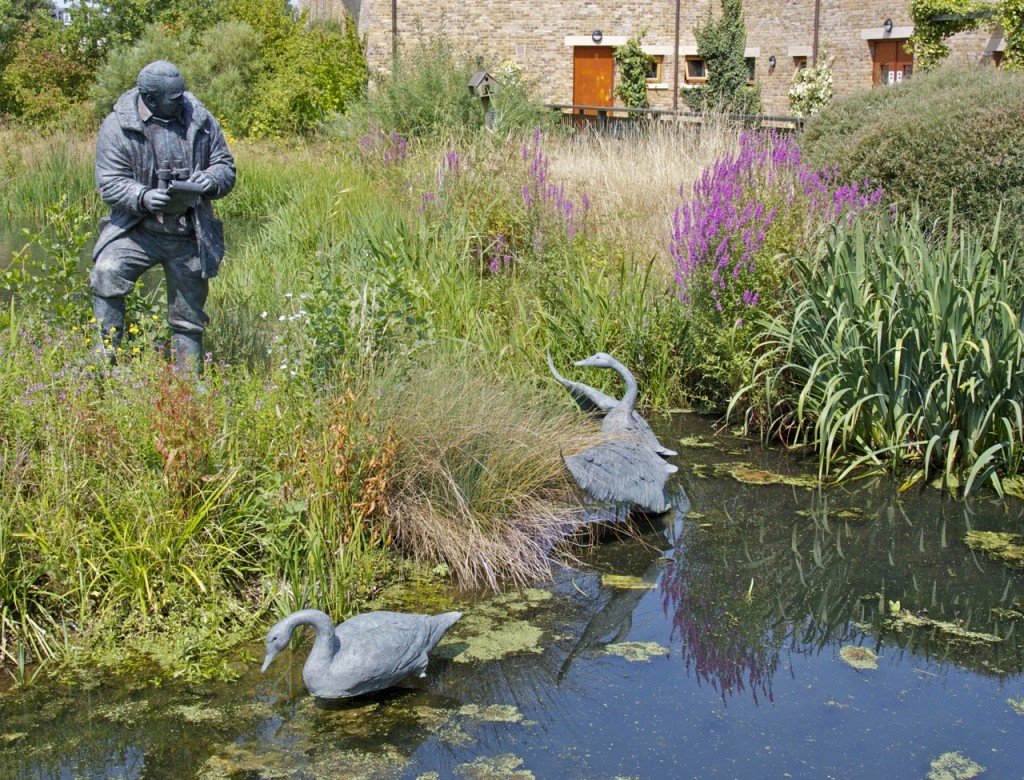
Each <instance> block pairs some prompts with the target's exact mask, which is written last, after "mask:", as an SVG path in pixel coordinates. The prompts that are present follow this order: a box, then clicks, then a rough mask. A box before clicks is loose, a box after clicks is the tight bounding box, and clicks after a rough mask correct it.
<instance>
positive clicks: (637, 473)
mask: <svg viewBox="0 0 1024 780" xmlns="http://www.w3.org/2000/svg"><path fill="white" fill-rule="evenodd" d="M548 365H549V366H550V367H551V371H552V373H554V374H555V377H556V378H557V379H558V380H559V382H561V383H562V385H563V386H564V387H566V388H567V389H568V390H569V391H570V394H571V395H572V396H573V397H574V398H576V399H577V402H579V399H580V398H583V399H585V400H586V401H587V402H589V403H593V405H594V407H595V408H598V409H602V410H603V411H604V412H605V415H604V419H603V420H602V421H601V431H602V432H603V433H604V434H605V435H606V438H605V440H604V441H602V442H601V443H599V444H596V445H595V446H593V447H591V448H590V449H588V450H584V451H583V452H580V453H578V454H576V455H571V456H569V457H567V458H565V459H564V460H565V465H566V467H567V468H568V469H569V472H570V473H571V474H572V475H573V478H574V479H575V480H576V484H578V485H579V486H580V487H581V488H583V490H584V491H586V492H587V493H588V494H590V496H592V497H593V498H595V499H596V500H598V501H610V502H614V503H620V504H621V503H629V504H635V505H636V506H638V507H639V508H641V509H643V510H644V511H646V512H653V513H656V514H660V513H662V512H667V511H668V510H669V508H670V505H669V503H668V501H667V499H666V498H665V484H666V483H667V482H668V478H669V475H671V474H672V473H674V472H675V471H678V469H677V467H676V466H673V465H672V464H671V463H666V462H665V461H664V460H663V458H665V457H669V456H672V455H675V454H676V453H675V452H674V451H672V450H670V449H667V448H665V447H662V446H661V443H660V442H659V441H658V439H657V437H656V436H655V435H654V432H653V431H652V430H651V426H650V425H648V423H647V421H646V420H645V419H644V418H643V417H641V416H640V415H638V414H637V413H636V410H635V408H634V407H635V405H636V398H637V384H636V379H634V378H633V374H632V373H631V372H630V371H629V369H627V368H626V367H625V366H624V365H622V363H620V362H619V361H617V360H616V359H615V358H613V357H612V356H611V355H608V354H607V353H605V352H598V353H597V354H595V355H591V356H590V357H588V358H586V359H585V360H579V361H577V362H576V365H577V366H594V367H597V368H611V369H614V370H615V371H617V372H618V373H619V375H620V376H622V378H623V379H624V380H625V382H626V393H625V395H623V397H622V399H621V400H618V401H615V400H614V399H611V400H612V404H611V406H610V407H608V408H605V407H606V406H607V399H609V398H610V396H607V395H605V394H604V393H601V392H600V391H598V390H594V389H593V388H589V387H587V385H584V384H582V383H579V382H570V381H569V380H566V379H564V378H562V377H559V376H558V373H557V372H556V371H555V368H554V365H552V364H551V358H550V356H549V357H548ZM566 383H569V384H566ZM570 385H571V387H570ZM582 405H583V404H582V403H581V406H582Z"/></svg>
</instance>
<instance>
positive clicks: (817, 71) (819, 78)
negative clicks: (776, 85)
mask: <svg viewBox="0 0 1024 780" xmlns="http://www.w3.org/2000/svg"><path fill="white" fill-rule="evenodd" d="M834 92H835V87H834V84H833V81H832V60H831V59H830V60H829V61H828V62H819V63H818V64H817V65H810V66H808V67H806V68H800V69H799V70H798V71H797V72H796V73H794V74H793V84H792V85H791V86H790V88H789V108H790V111H792V113H793V116H814V115H815V114H817V113H818V112H819V111H821V109H822V108H824V107H825V106H826V105H828V101H830V100H831V99H832V95H833V94H834Z"/></svg>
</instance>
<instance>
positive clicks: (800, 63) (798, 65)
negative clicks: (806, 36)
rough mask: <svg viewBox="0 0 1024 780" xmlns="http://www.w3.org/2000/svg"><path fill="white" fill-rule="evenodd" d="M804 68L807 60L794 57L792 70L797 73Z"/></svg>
mask: <svg viewBox="0 0 1024 780" xmlns="http://www.w3.org/2000/svg"><path fill="white" fill-rule="evenodd" d="M806 67H807V58H806V57H794V58H793V70H794V72H795V71H798V70H803V69H804V68H806Z"/></svg>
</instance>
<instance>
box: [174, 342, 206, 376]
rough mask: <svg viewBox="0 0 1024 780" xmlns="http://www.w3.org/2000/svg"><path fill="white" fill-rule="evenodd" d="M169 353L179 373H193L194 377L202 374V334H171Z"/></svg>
mask: <svg viewBox="0 0 1024 780" xmlns="http://www.w3.org/2000/svg"><path fill="white" fill-rule="evenodd" d="M171 352H172V353H173V355H174V365H175V367H176V368H177V369H178V370H179V371H189V370H191V371H195V372H196V376H202V374H203V334H202V333H172V334H171Z"/></svg>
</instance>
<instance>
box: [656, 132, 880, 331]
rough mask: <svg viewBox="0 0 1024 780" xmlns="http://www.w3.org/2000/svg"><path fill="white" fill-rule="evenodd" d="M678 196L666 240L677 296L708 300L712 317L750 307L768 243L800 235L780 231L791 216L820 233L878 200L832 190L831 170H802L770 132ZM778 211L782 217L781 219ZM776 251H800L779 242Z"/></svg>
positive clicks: (790, 142) (858, 188) (856, 188)
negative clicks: (782, 212) (731, 307)
mask: <svg viewBox="0 0 1024 780" xmlns="http://www.w3.org/2000/svg"><path fill="white" fill-rule="evenodd" d="M680 194H681V196H682V197H684V198H685V199H686V200H685V202H684V203H683V204H682V205H680V206H678V207H677V208H676V210H675V213H674V214H673V217H672V231H671V234H670V240H669V251H670V253H671V255H672V258H673V261H674V263H675V266H676V274H675V275H676V284H677V286H678V289H679V298H680V301H681V302H682V303H683V304H684V305H686V306H687V307H688V308H690V307H692V306H693V304H694V301H695V297H696V296H698V295H708V296H709V297H710V299H711V301H712V302H713V303H714V306H715V308H716V309H717V310H718V311H724V307H723V301H726V302H731V303H730V305H736V306H743V307H753V306H757V305H758V303H759V302H760V301H761V298H762V296H761V290H760V289H759V285H760V283H761V282H763V278H759V276H758V262H757V260H758V258H759V257H760V256H761V252H762V251H763V250H764V248H765V245H766V243H767V242H768V240H769V238H771V237H772V236H775V235H778V236H779V240H782V241H783V242H784V241H785V240H786V239H787V238H789V239H790V242H791V243H792V242H793V241H796V240H800V238H801V236H803V234H804V233H805V232H807V229H806V227H798V228H797V233H796V237H795V238H794V237H793V236H786V235H785V234H784V233H780V232H779V231H784V230H786V229H793V228H792V227H791V226H792V223H793V220H792V219H790V217H791V216H793V217H795V219H796V222H797V225H798V226H799V225H804V226H809V227H810V228H811V229H814V228H819V229H820V226H822V225H827V224H830V223H835V222H837V221H839V220H840V219H841V218H842V217H843V215H846V217H847V218H851V217H852V216H853V215H855V214H856V213H859V212H860V211H863V210H864V209H866V208H869V207H871V206H873V205H875V204H876V203H878V201H879V200H880V199H881V197H882V191H881V189H880V188H878V189H872V188H871V186H870V184H869V183H868V182H864V183H863V184H862V185H859V184H853V185H840V184H839V183H838V172H837V170H836V169H835V168H831V169H824V170H814V169H810V168H808V167H807V166H806V165H804V163H803V161H802V158H801V155H800V148H799V146H798V145H797V144H796V141H795V139H794V138H792V137H791V136H787V135H782V134H779V133H777V132H775V131H772V132H769V133H755V132H747V133H744V134H743V136H742V137H741V139H740V148H739V150H738V151H737V152H736V153H734V154H730V155H727V156H726V157H724V158H722V159H720V160H718V161H716V162H715V164H714V165H712V166H710V167H708V168H706V169H705V170H704V171H703V172H702V174H701V176H700V177H699V178H698V179H697V181H695V182H694V184H693V186H692V191H691V192H690V193H689V195H688V196H687V193H686V192H685V190H684V189H683V188H680ZM783 204H785V205H784V206H783ZM780 206H783V208H785V209H786V217H787V218H786V219H785V220H781V221H780V220H779V219H778V217H779V207H780ZM776 226H779V227H778V230H773V228H774V227H776ZM786 226H790V227H786ZM783 248H784V249H786V250H788V251H797V250H799V249H800V247H799V246H795V245H791V246H786V245H785V243H784V244H783ZM766 259H767V258H766ZM742 320H743V318H742V317H737V318H736V319H735V320H734V322H736V323H740V322H742Z"/></svg>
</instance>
